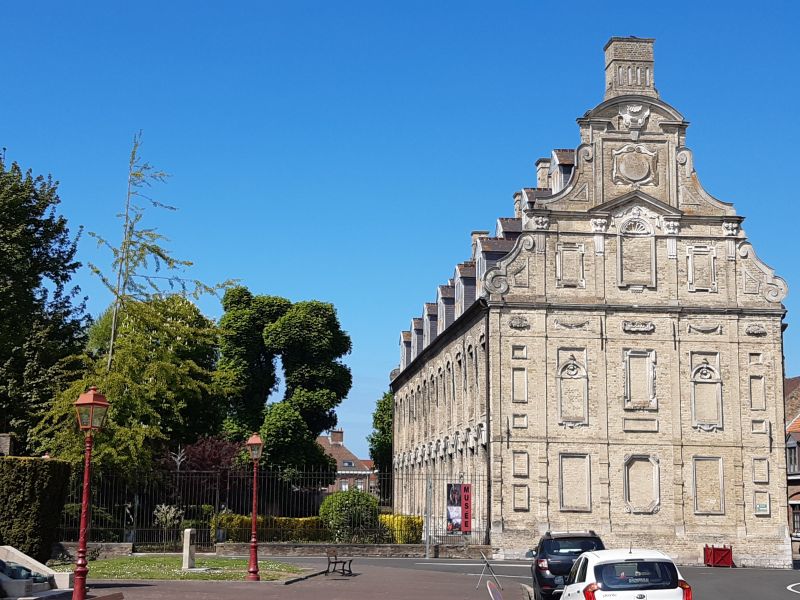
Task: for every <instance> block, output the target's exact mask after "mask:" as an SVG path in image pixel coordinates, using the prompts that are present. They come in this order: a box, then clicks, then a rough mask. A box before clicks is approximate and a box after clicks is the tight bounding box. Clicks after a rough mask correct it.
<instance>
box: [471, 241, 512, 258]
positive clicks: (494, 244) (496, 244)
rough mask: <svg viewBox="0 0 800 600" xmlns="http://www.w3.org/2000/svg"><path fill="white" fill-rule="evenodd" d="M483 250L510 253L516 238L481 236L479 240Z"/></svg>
mask: <svg viewBox="0 0 800 600" xmlns="http://www.w3.org/2000/svg"><path fill="white" fill-rule="evenodd" d="M478 244H480V248H481V252H503V253H506V254H507V253H508V252H510V251H511V249H512V248H513V247H514V240H507V239H503V238H488V237H485V238H481V239H479V240H478Z"/></svg>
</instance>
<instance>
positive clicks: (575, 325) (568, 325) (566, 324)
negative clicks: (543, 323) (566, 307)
mask: <svg viewBox="0 0 800 600" xmlns="http://www.w3.org/2000/svg"><path fill="white" fill-rule="evenodd" d="M588 324H589V320H588V319H587V320H586V321H561V320H560V319H553V325H555V326H556V327H560V328H561V329H583V328H584V327H586V326H587V325H588Z"/></svg>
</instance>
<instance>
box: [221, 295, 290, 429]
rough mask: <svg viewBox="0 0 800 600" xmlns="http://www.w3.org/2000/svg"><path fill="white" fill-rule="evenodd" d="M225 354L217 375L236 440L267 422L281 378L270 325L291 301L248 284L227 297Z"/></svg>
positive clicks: (228, 423) (224, 300)
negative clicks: (257, 292) (269, 341)
mask: <svg viewBox="0 0 800 600" xmlns="http://www.w3.org/2000/svg"><path fill="white" fill-rule="evenodd" d="M222 307H223V309H225V314H224V315H223V316H222V318H221V319H220V321H219V350H220V358H219V364H218V367H217V371H216V374H215V375H216V378H217V381H218V383H219V386H220V389H221V390H223V393H224V396H225V401H226V404H227V410H228V415H227V419H226V431H227V433H228V434H229V436H230V437H231V438H232V439H235V438H241V437H243V436H244V435H247V434H249V433H252V432H253V431H257V430H258V428H259V427H260V426H261V424H262V423H263V422H264V410H265V408H266V404H267V398H268V397H269V395H270V394H271V393H272V392H273V391H274V389H275V386H276V385H277V383H278V377H277V374H276V372H275V353H274V352H273V351H271V350H268V349H267V348H266V346H265V344H264V337H263V335H262V332H263V331H264V328H265V327H266V326H267V325H268V324H270V323H273V322H274V321H275V320H277V319H278V318H280V317H281V316H282V315H284V314H285V313H286V311H287V310H289V308H290V307H291V302H289V301H288V300H286V299H284V298H279V297H277V296H253V294H252V293H250V291H249V290H248V289H247V288H245V287H242V286H236V287H232V288H230V289H229V290H227V291H226V292H225V295H224V296H223V298H222Z"/></svg>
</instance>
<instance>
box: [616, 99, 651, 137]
mask: <svg viewBox="0 0 800 600" xmlns="http://www.w3.org/2000/svg"><path fill="white" fill-rule="evenodd" d="M619 116H620V117H622V126H623V127H625V128H626V129H628V131H630V132H631V139H632V140H634V141H636V140H638V139H639V132H640V131H641V130H642V129H643V128H644V127H645V125H647V119H648V117H649V116H650V107H649V106H647V105H646V104H625V105H623V106H620V107H619Z"/></svg>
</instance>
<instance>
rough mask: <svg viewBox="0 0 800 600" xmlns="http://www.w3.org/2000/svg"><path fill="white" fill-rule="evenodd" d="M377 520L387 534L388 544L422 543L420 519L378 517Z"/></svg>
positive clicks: (414, 517)
mask: <svg viewBox="0 0 800 600" xmlns="http://www.w3.org/2000/svg"><path fill="white" fill-rule="evenodd" d="M378 520H379V521H380V524H381V525H382V526H383V528H384V529H385V530H386V531H387V532H388V534H389V543H391V544H421V543H422V517H418V516H416V515H380V516H379V517H378Z"/></svg>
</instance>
